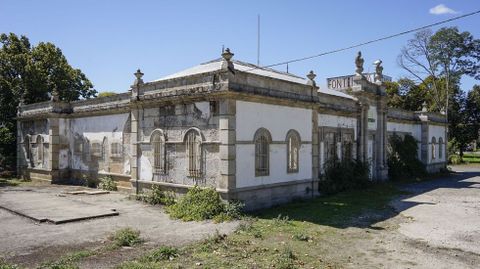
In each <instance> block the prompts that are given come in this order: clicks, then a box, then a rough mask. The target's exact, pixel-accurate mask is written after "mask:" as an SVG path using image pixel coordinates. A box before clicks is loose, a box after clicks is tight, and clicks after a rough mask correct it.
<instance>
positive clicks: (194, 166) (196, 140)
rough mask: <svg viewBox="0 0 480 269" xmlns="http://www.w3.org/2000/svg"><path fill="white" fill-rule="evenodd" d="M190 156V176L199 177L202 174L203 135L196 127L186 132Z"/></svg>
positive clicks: (188, 154)
mask: <svg viewBox="0 0 480 269" xmlns="http://www.w3.org/2000/svg"><path fill="white" fill-rule="evenodd" d="M185 144H186V149H187V158H188V176H190V177H193V178H197V177H200V176H201V175H202V136H201V134H200V132H199V131H198V130H196V129H191V130H189V131H188V132H187V133H186V134H185Z"/></svg>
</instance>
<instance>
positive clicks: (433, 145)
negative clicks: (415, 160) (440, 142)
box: [432, 136, 437, 160]
mask: <svg viewBox="0 0 480 269" xmlns="http://www.w3.org/2000/svg"><path fill="white" fill-rule="evenodd" d="M435 144H437V139H436V138H435V136H434V137H432V160H435V158H436V157H437V156H436V155H437V149H436V146H437V145H435Z"/></svg>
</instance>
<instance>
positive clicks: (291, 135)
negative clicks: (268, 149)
mask: <svg viewBox="0 0 480 269" xmlns="http://www.w3.org/2000/svg"><path fill="white" fill-rule="evenodd" d="M299 151H300V135H299V134H298V133H297V131H295V130H290V131H288V133H287V172H288V173H297V172H298V163H299V161H298V154H299Z"/></svg>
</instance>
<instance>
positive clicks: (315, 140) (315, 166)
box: [312, 109, 320, 193]
mask: <svg viewBox="0 0 480 269" xmlns="http://www.w3.org/2000/svg"><path fill="white" fill-rule="evenodd" d="M318 136H319V135H318V112H317V111H316V110H315V109H313V110H312V182H314V183H313V184H312V185H313V186H312V188H313V190H312V191H313V193H315V191H317V190H318V179H319V177H318V175H319V172H320V171H319V169H320V168H319V163H320V161H319V156H320V154H319V147H320V145H319V137H318Z"/></svg>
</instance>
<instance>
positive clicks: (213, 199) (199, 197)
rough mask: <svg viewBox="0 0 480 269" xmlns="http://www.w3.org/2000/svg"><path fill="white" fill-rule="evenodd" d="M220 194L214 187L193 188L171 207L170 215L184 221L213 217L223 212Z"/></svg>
mask: <svg viewBox="0 0 480 269" xmlns="http://www.w3.org/2000/svg"><path fill="white" fill-rule="evenodd" d="M223 209H224V207H223V203H222V200H221V199H220V195H219V194H218V193H217V192H216V191H215V189H213V188H205V189H202V188H199V187H197V186H195V187H193V188H191V189H190V190H189V191H188V192H187V194H185V196H183V197H182V198H181V199H180V200H179V201H178V203H176V204H174V205H172V206H170V207H169V209H168V212H169V213H170V216H171V217H173V218H176V219H182V220H184V221H192V220H195V221H200V220H205V219H212V218H213V217H215V216H217V215H219V214H220V213H222V212H223Z"/></svg>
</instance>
